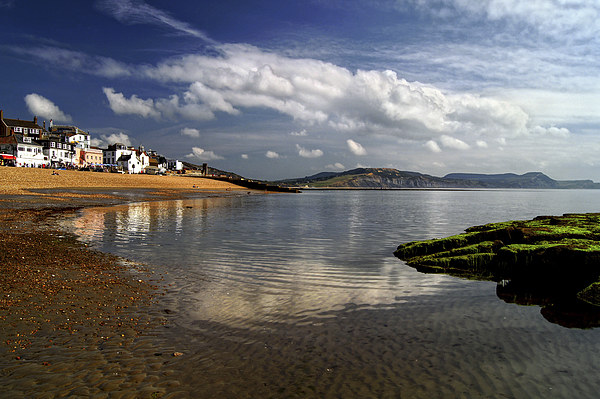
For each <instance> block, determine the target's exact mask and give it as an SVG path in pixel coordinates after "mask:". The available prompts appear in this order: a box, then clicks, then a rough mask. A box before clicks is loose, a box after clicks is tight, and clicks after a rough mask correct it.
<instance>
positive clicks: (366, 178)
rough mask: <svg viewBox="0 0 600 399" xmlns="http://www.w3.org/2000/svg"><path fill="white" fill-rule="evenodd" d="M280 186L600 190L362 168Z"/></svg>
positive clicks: (506, 177) (536, 175)
mask: <svg viewBox="0 0 600 399" xmlns="http://www.w3.org/2000/svg"><path fill="white" fill-rule="evenodd" d="M276 183H277V184H280V185H285V186H294V187H312V188H365V189H396V188H600V184H598V183H594V182H593V181H591V180H572V181H558V180H554V179H552V178H550V177H548V176H546V175H545V174H543V173H541V172H529V173H525V174H523V175H517V174H514V173H504V174H493V175H485V174H477V173H451V174H448V175H446V176H444V177H436V176H431V175H426V174H423V173H418V172H407V171H399V170H397V169H390V168H358V169H352V170H348V171H345V172H338V173H336V172H322V173H318V174H316V175H312V176H306V177H302V178H296V179H288V180H280V181H277V182H276Z"/></svg>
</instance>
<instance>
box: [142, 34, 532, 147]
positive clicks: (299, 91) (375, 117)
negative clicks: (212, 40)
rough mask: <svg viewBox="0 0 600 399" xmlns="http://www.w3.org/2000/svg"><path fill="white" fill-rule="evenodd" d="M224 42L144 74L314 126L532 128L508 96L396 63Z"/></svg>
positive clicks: (216, 106)
mask: <svg viewBox="0 0 600 399" xmlns="http://www.w3.org/2000/svg"><path fill="white" fill-rule="evenodd" d="M217 49H218V50H219V52H220V53H219V55H218V56H208V55H197V54H196V55H194V54H191V55H186V56H182V57H177V58H172V59H167V60H165V61H163V62H160V63H158V64H157V65H156V66H146V67H140V74H142V75H143V76H145V77H147V78H149V79H152V80H157V81H159V82H164V83H184V84H188V85H189V87H188V90H187V91H186V92H185V93H184V94H183V96H181V97H182V98H183V100H184V101H185V102H186V104H189V105H192V104H193V105H202V106H204V107H206V108H207V109H209V110H210V111H221V112H226V113H229V114H234V115H235V114H239V113H240V112H241V111H242V109H243V108H268V109H272V110H275V111H278V112H280V113H282V114H285V115H289V116H290V117H292V118H293V119H294V120H297V121H299V122H301V123H304V124H306V125H314V124H321V125H325V126H329V127H332V128H334V129H337V130H341V131H349V132H357V131H360V132H376V133H378V134H387V135H395V136H400V137H405V138H413V139H415V138H423V137H439V136H440V135H442V134H457V132H461V134H465V135H480V136H481V135H497V134H499V133H501V134H503V135H507V136H508V135H513V136H514V135H519V134H525V133H526V132H527V123H528V121H529V116H528V115H527V114H526V113H525V112H524V111H523V110H522V109H521V108H520V107H518V106H516V105H514V104H513V103H510V102H508V101H502V100H498V99H494V98H491V97H482V96H476V95H473V94H469V93H464V94H461V93H444V92H443V91H441V90H440V89H438V88H436V87H433V86H431V85H426V84H423V83H419V82H408V81H406V80H405V79H401V78H399V77H398V76H397V74H396V73H395V72H393V71H389V70H388V71H376V70H370V71H367V70H357V71H356V72H351V71H350V70H348V69H346V68H343V67H339V66H336V65H334V64H331V63H327V62H323V61H319V60H315V59H294V58H289V57H285V56H281V55H278V54H274V53H270V52H265V51H262V50H260V49H258V48H256V47H253V46H250V45H243V44H236V45H233V44H229V45H220V46H218V47H217ZM298 134H304V133H303V131H300V132H299V133H298Z"/></svg>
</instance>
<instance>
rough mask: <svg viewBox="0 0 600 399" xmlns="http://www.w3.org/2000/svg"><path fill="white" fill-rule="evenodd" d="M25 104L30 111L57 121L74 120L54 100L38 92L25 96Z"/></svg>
mask: <svg viewBox="0 0 600 399" xmlns="http://www.w3.org/2000/svg"><path fill="white" fill-rule="evenodd" d="M25 104H27V108H28V109H29V112H31V113H32V114H33V115H37V116H40V117H42V118H47V119H53V120H55V121H57V122H72V121H73V118H71V116H70V115H67V114H65V113H64V112H63V111H61V110H60V108H58V106H56V105H55V104H54V103H53V102H52V101H50V100H48V99H47V98H46V97H43V96H40V95H39V94H36V93H31V94H28V95H26V96H25Z"/></svg>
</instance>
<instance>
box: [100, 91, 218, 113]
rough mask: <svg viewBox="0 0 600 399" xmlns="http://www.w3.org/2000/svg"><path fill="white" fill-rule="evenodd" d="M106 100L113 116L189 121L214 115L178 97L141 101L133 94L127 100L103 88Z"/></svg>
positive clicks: (202, 105)
mask: <svg viewBox="0 0 600 399" xmlns="http://www.w3.org/2000/svg"><path fill="white" fill-rule="evenodd" d="M102 90H103V91H104V94H105V95H106V98H107V99H108V102H109V105H110V109H111V110H112V111H113V112H114V113H115V114H120V115H137V116H141V117H143V118H149V117H152V118H156V119H158V118H161V117H166V118H171V119H175V118H177V117H183V118H184V119H189V120H199V121H203V120H210V119H213V118H214V114H213V113H212V111H211V110H210V109H209V107H207V106H206V105H204V104H197V103H193V102H192V103H190V102H187V101H184V102H183V103H182V102H181V101H180V99H179V96H177V95H172V96H171V97H169V98H161V99H157V100H153V99H151V98H148V99H145V100H144V99H142V98H140V97H138V96H136V95H135V94H134V95H132V96H131V97H129V98H127V97H125V95H123V93H117V92H115V90H114V89H113V88H110V87H104V88H103V89H102Z"/></svg>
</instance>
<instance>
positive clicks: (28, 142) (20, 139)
mask: <svg viewBox="0 0 600 399" xmlns="http://www.w3.org/2000/svg"><path fill="white" fill-rule="evenodd" d="M15 138H16V139H17V143H19V144H28V145H37V146H40V147H41V144H40V143H38V142H37V141H36V140H34V139H33V137H30V136H23V135H22V134H15ZM23 138H28V139H31V141H29V140H27V141H25V140H24V139H23Z"/></svg>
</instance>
